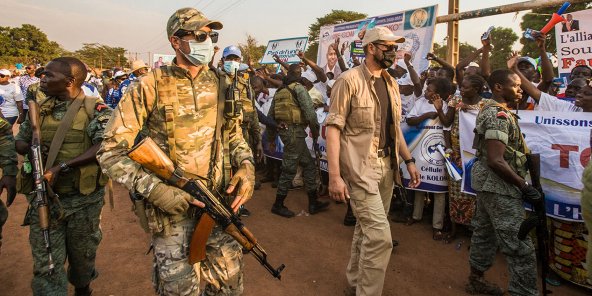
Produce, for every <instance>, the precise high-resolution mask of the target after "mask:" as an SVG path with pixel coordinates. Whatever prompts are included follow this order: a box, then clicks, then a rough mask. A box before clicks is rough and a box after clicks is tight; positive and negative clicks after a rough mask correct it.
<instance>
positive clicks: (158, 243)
mask: <svg viewBox="0 0 592 296" xmlns="http://www.w3.org/2000/svg"><path fill="white" fill-rule="evenodd" d="M195 224H196V221H195V219H189V218H188V219H184V220H182V221H179V222H175V223H173V224H172V225H171V228H170V235H168V236H165V235H163V234H162V233H157V234H154V235H153V237H152V245H153V247H154V273H153V283H154V288H155V289H156V292H157V293H158V294H159V295H200V291H199V283H200V279H201V277H203V279H204V280H205V281H206V282H207V284H206V288H205V291H204V293H205V295H241V294H242V293H243V272H242V270H243V254H242V250H241V247H240V245H239V244H238V243H237V242H236V241H235V240H234V239H233V238H232V237H230V235H228V234H226V233H225V232H224V231H222V229H221V228H220V227H217V226H216V227H215V228H214V230H213V231H212V234H211V235H210V237H209V239H208V242H207V245H206V259H205V260H204V261H202V262H199V263H197V264H195V265H193V266H192V265H190V264H189V261H188V255H189V243H190V241H191V234H192V233H193V229H194V228H195Z"/></svg>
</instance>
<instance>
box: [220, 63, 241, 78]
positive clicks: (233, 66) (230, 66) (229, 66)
mask: <svg viewBox="0 0 592 296" xmlns="http://www.w3.org/2000/svg"><path fill="white" fill-rule="evenodd" d="M239 67H240V63H239V62H236V61H224V71H225V72H226V73H228V74H231V75H234V73H236V71H238V69H239Z"/></svg>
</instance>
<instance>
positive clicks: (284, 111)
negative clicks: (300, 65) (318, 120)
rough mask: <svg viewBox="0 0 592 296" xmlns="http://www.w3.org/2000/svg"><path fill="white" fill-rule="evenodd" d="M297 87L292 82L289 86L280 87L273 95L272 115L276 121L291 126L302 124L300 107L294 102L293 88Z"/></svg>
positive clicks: (295, 83)
mask: <svg viewBox="0 0 592 296" xmlns="http://www.w3.org/2000/svg"><path fill="white" fill-rule="evenodd" d="M296 85H298V83H297V82H294V83H292V84H290V85H287V86H286V85H282V87H280V88H279V89H278V90H277V92H276V93H275V95H274V96H273V101H274V106H275V107H274V113H275V118H274V119H275V120H276V121H283V122H286V123H292V124H302V123H303V118H302V111H301V110H300V105H298V101H296V96H297V95H296V92H295V91H294V88H295V87H296Z"/></svg>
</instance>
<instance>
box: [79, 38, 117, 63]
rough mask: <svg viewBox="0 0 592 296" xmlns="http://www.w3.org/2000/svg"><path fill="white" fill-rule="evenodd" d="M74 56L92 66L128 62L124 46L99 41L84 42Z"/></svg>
mask: <svg viewBox="0 0 592 296" xmlns="http://www.w3.org/2000/svg"><path fill="white" fill-rule="evenodd" d="M74 56H75V57H77V58H79V59H80V60H81V61H83V62H85V63H86V64H87V65H89V66H91V67H103V68H109V67H114V66H118V67H119V66H123V65H125V64H127V58H126V57H125V49H124V48H123V47H111V46H108V45H104V44H99V43H84V44H83V45H82V48H81V49H79V50H77V51H76V52H74Z"/></svg>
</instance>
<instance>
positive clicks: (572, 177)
mask: <svg viewBox="0 0 592 296" xmlns="http://www.w3.org/2000/svg"><path fill="white" fill-rule="evenodd" d="M519 115H520V120H519V124H520V128H521V130H522V133H523V134H524V138H525V140H526V144H527V145H528V148H529V149H530V150H531V151H532V153H538V154H540V155H541V183H542V186H543V191H544V192H545V198H546V207H547V215H548V216H552V217H555V218H558V219H562V220H569V221H581V220H582V215H581V206H580V198H581V190H582V188H583V185H582V182H581V180H582V173H583V170H584V167H585V166H586V165H587V164H588V162H589V160H590V128H591V127H592V113H584V112H573V113H563V112H543V111H519ZM475 120H476V114H475V113H470V112H461V113H460V122H459V124H460V133H459V134H460V142H461V152H462V153H461V156H462V162H463V166H464V172H465V175H464V178H463V183H466V184H463V189H468V190H464V192H467V193H472V192H474V191H472V189H470V188H469V185H470V175H468V174H470V171H471V168H472V162H474V155H475V151H474V150H473V149H471V148H470V147H471V146H472V143H473V138H474V134H473V129H474V127H475ZM468 177H469V178H468Z"/></svg>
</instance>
